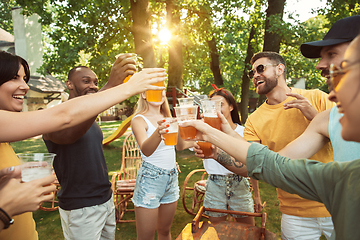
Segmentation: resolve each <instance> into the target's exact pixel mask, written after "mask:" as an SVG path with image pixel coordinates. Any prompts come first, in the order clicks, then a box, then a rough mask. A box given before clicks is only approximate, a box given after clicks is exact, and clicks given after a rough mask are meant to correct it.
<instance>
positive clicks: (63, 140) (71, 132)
mask: <svg viewBox="0 0 360 240" xmlns="http://www.w3.org/2000/svg"><path fill="white" fill-rule="evenodd" d="M134 63H135V62H134V60H131V59H127V55H126V54H124V55H121V56H119V57H118V58H117V59H116V61H115V63H114V65H113V66H112V68H111V73H110V77H109V80H108V82H107V83H106V84H105V85H104V87H102V88H101V89H100V91H103V90H105V89H109V88H111V87H115V86H117V85H119V84H122V83H123V82H124V79H125V78H126V77H127V76H128V75H129V74H134V73H135V71H136V68H135V66H134V65H133V64H134ZM96 117H97V115H95V116H93V117H92V118H90V119H88V120H86V121H84V122H82V123H80V124H78V125H77V126H74V127H71V128H67V129H64V130H61V131H57V132H52V133H48V134H44V135H43V138H44V140H51V141H52V142H54V143H57V144H72V143H74V142H76V141H77V140H78V139H79V138H81V137H82V136H83V135H84V134H85V133H86V132H87V131H88V130H89V129H90V127H91V126H92V124H93V123H94V121H95V119H96Z"/></svg>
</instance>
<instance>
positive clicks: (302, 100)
mask: <svg viewBox="0 0 360 240" xmlns="http://www.w3.org/2000/svg"><path fill="white" fill-rule="evenodd" d="M286 95H287V96H289V97H294V98H295V99H294V100H291V101H289V102H287V103H285V104H284V109H285V110H286V109H291V108H297V109H299V110H300V111H301V112H302V114H304V116H305V117H306V118H307V119H308V120H309V121H311V120H312V119H313V118H314V117H315V115H316V114H318V111H316V109H315V108H314V107H313V106H312V105H311V103H310V102H309V100H308V99H307V98H306V97H303V96H302V95H300V94H297V93H287V94H286Z"/></svg>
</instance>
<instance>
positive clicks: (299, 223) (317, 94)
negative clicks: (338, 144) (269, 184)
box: [244, 52, 334, 239]
mask: <svg viewBox="0 0 360 240" xmlns="http://www.w3.org/2000/svg"><path fill="white" fill-rule="evenodd" d="M251 64H252V66H253V69H252V70H251V71H250V72H249V77H250V78H252V81H253V83H254V86H255V88H256V92H257V93H258V94H265V95H266V98H267V100H266V102H265V103H264V104H262V105H261V106H260V107H259V108H258V109H257V110H256V111H255V112H254V113H252V114H251V115H250V116H249V118H248V119H247V121H246V123H245V132H244V137H245V139H246V140H247V141H252V142H260V143H261V144H263V145H266V146H268V147H269V149H271V150H273V151H276V152H277V151H279V150H281V149H282V148H284V147H285V146H286V145H287V144H288V143H290V142H291V141H292V140H294V139H296V138H297V137H298V136H300V135H301V134H302V133H303V132H304V131H305V129H306V127H307V126H308V125H309V123H310V121H311V120H312V119H313V118H314V117H315V115H316V114H317V113H318V112H322V111H324V110H326V109H330V108H332V107H333V106H334V104H333V103H332V102H330V101H329V100H328V98H327V94H326V93H324V92H322V91H320V90H303V89H296V88H290V87H288V86H287V85H286V81H285V79H286V64H285V61H284V59H283V58H282V57H281V56H280V55H279V54H278V53H274V52H261V53H257V54H255V55H254V56H253V57H252V59H251ZM332 154H333V153H332V147H331V144H330V143H328V144H326V145H325V146H324V147H323V148H322V149H321V150H320V151H319V152H317V153H316V154H315V155H314V156H313V157H312V158H311V159H314V160H318V161H321V162H324V163H326V162H330V161H333V157H332ZM277 195H278V199H279V201H280V206H279V210H280V211H281V212H282V213H283V215H282V220H281V238H282V239H318V238H320V236H321V235H322V234H324V235H325V236H326V237H327V238H329V237H330V235H331V232H332V230H333V224H332V221H331V217H330V214H329V213H328V211H327V210H326V208H325V206H324V205H323V204H321V203H318V202H315V201H309V200H305V199H303V198H301V197H299V196H298V195H296V194H289V193H287V192H285V191H282V190H281V189H277Z"/></svg>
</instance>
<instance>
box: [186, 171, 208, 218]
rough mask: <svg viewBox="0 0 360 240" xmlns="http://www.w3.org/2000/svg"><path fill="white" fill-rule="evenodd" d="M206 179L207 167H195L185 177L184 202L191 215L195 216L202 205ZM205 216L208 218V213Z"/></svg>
mask: <svg viewBox="0 0 360 240" xmlns="http://www.w3.org/2000/svg"><path fill="white" fill-rule="evenodd" d="M191 178H192V179H191ZM194 179H197V180H194ZM206 179H207V172H206V171H205V169H195V170H193V171H191V172H190V173H189V174H188V175H187V176H186V178H185V181H184V184H183V188H182V194H181V195H182V203H183V206H184V209H185V211H186V212H187V213H189V214H190V215H193V216H195V215H196V213H197V212H198V211H199V209H200V207H201V206H202V203H203V201H204V196H205V192H206V190H205V183H206ZM203 217H206V218H208V217H207V216H206V215H203Z"/></svg>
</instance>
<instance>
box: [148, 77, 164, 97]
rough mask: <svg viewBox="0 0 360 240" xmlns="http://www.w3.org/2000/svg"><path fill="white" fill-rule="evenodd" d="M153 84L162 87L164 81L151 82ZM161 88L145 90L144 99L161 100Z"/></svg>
mask: <svg viewBox="0 0 360 240" xmlns="http://www.w3.org/2000/svg"><path fill="white" fill-rule="evenodd" d="M152 85H154V86H159V87H162V86H164V81H161V82H158V83H153V84H152ZM162 92H163V90H147V91H146V100H147V101H148V102H161V100H162Z"/></svg>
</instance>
